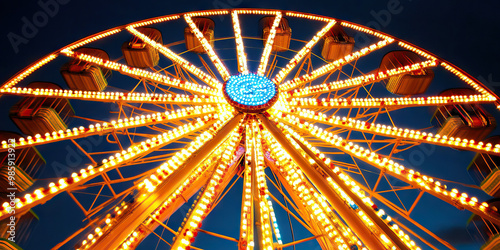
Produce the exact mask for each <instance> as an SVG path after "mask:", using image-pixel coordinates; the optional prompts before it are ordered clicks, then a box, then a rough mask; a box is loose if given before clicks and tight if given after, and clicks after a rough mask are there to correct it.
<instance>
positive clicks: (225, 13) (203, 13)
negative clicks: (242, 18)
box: [184, 10, 229, 17]
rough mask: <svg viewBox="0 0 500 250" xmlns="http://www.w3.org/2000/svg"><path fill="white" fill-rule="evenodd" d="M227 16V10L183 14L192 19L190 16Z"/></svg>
mask: <svg viewBox="0 0 500 250" xmlns="http://www.w3.org/2000/svg"><path fill="white" fill-rule="evenodd" d="M227 14H229V11H228V10H218V11H211V10H208V11H196V12H189V13H186V14H184V15H185V16H188V17H192V16H215V15H227Z"/></svg>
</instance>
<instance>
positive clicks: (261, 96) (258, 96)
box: [223, 73, 279, 113]
mask: <svg viewBox="0 0 500 250" xmlns="http://www.w3.org/2000/svg"><path fill="white" fill-rule="evenodd" d="M223 92H224V97H225V98H226V100H227V101H228V102H229V104H231V105H232V106H233V107H234V108H236V109H237V110H239V111H241V112H245V113H259V112H262V111H264V110H266V109H268V108H270V107H271V106H272V105H273V104H274V103H275V102H276V101H277V100H278V93H279V92H278V86H277V85H276V84H275V83H274V82H272V81H271V80H269V79H268V78H267V77H265V76H261V75H257V74H254V73H248V74H239V75H233V76H231V77H230V78H229V80H228V81H227V82H225V83H224V87H223Z"/></svg>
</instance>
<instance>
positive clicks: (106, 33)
mask: <svg viewBox="0 0 500 250" xmlns="http://www.w3.org/2000/svg"><path fill="white" fill-rule="evenodd" d="M252 11H253V12H254V13H252ZM231 12H240V13H246V14H270V13H276V12H284V13H286V15H287V16H293V17H301V18H307V19H314V20H322V21H325V22H326V21H335V22H340V23H341V24H342V25H344V26H348V27H350V28H353V29H356V30H357V31H360V32H364V33H367V34H369V35H374V36H377V37H380V38H384V39H391V40H393V41H396V42H398V44H399V45H400V46H401V47H403V48H405V49H408V50H410V51H413V52H416V53H417V54H419V55H421V56H424V57H426V58H428V59H431V60H434V61H436V62H439V64H440V65H441V66H443V67H444V68H445V69H447V70H448V71H450V72H452V73H453V74H455V75H457V76H458V77H460V78H461V79H462V80H463V81H464V82H466V83H467V84H473V85H474V86H472V87H473V88H474V89H476V90H479V92H481V93H482V94H483V95H488V96H490V98H492V99H494V101H495V106H496V107H497V109H500V98H499V96H498V95H497V94H495V93H494V92H493V91H491V90H490V89H489V88H488V87H486V86H485V85H484V84H483V83H482V82H480V81H479V80H477V79H476V78H475V77H473V76H471V75H470V74H469V73H467V72H466V71H464V70H462V69H461V68H459V67H457V66H455V65H453V64H452V63H450V62H448V61H446V60H444V59H443V58H440V57H438V56H436V55H434V54H433V53H432V52H429V51H427V50H425V49H423V48H420V47H418V46H416V45H414V44H412V43H409V42H407V41H404V40H401V39H399V38H396V37H394V36H391V35H389V34H387V33H384V32H381V31H378V30H375V29H373V28H370V27H367V26H363V25H359V24H356V23H353V22H349V21H345V20H341V19H338V18H331V17H327V16H323V15H317V14H311V13H305V12H299V11H286V10H278V9H254V8H236V9H213V10H206V11H191V12H183V13H177V14H169V15H165V16H160V17H154V18H149V19H144V20H141V21H136V22H132V23H129V24H126V25H122V26H118V27H115V28H110V29H107V30H104V31H101V32H98V33H96V34H94V35H89V36H87V37H85V38H82V39H80V40H78V41H76V42H73V43H70V44H69V45H67V46H65V47H63V48H62V49H60V50H56V51H54V52H52V53H50V54H48V55H46V56H45V57H43V58H42V59H40V60H38V61H35V62H34V63H32V64H30V65H29V66H27V67H25V68H24V69H22V70H20V71H19V72H18V73H17V74H15V75H14V76H12V77H11V78H10V79H9V80H7V81H6V82H4V84H2V87H1V88H0V93H2V92H7V93H9V92H16V91H5V88H9V87H13V86H14V85H15V84H17V83H18V82H19V81H21V80H22V79H24V78H25V77H26V76H28V75H29V74H31V73H32V72H33V71H35V70H37V69H38V68H40V67H41V66H43V65H44V64H46V63H48V62H49V61H51V60H53V59H55V58H56V57H57V56H58V54H60V53H61V52H64V51H67V50H71V49H74V48H78V47H81V46H83V45H85V44H87V43H89V42H93V41H96V40H99V39H101V38H104V37H107V36H110V35H113V34H116V33H118V32H120V31H122V30H125V29H127V27H142V26H146V25H150V24H154V23H160V22H164V21H168V20H172V19H178V18H179V17H181V16H183V15H188V16H195V15H200V16H203V15H228V14H230V13H231ZM476 86H477V87H476ZM478 87H479V88H478Z"/></svg>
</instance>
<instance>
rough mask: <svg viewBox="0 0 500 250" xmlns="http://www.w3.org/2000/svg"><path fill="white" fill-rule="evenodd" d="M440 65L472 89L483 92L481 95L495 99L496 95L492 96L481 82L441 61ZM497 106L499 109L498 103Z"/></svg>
mask: <svg viewBox="0 0 500 250" xmlns="http://www.w3.org/2000/svg"><path fill="white" fill-rule="evenodd" d="M441 66H443V67H444V68H445V69H446V70H448V71H450V72H451V73H453V74H454V75H456V76H458V77H459V78H460V80H462V81H464V82H465V83H467V84H468V85H469V86H471V87H472V88H473V89H475V90H476V91H477V92H479V93H481V94H483V96H485V97H488V98H489V99H492V100H496V97H494V96H493V95H492V94H490V92H489V91H488V90H486V89H484V88H483V87H482V86H481V84H479V83H477V82H476V81H474V80H472V79H471V78H470V77H468V76H467V75H465V74H464V73H462V71H460V70H458V69H456V68H454V67H452V66H451V65H449V64H447V63H445V62H442V63H441ZM497 108H498V109H500V105H497Z"/></svg>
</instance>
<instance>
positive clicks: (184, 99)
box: [0, 87, 227, 105]
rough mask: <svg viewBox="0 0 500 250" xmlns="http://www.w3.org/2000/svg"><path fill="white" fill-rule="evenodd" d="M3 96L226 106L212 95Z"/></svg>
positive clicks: (19, 92)
mask: <svg viewBox="0 0 500 250" xmlns="http://www.w3.org/2000/svg"><path fill="white" fill-rule="evenodd" d="M0 93H1V94H8V95H16V96H23V97H49V98H50V97H52V98H54V97H55V98H57V97H59V98H66V99H74V100H82V101H95V102H116V103H120V102H124V103H140V104H175V105H183V104H194V105H196V104H200V105H201V104H225V103H227V102H226V101H225V100H224V98H223V97H220V96H212V95H209V96H207V95H204V94H202V95H184V94H156V93H155V94H153V93H147V94H146V93H137V92H136V93H126V92H101V91H80V90H67V89H65V90H60V91H57V90H54V89H33V88H17V87H13V88H7V89H0Z"/></svg>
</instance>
